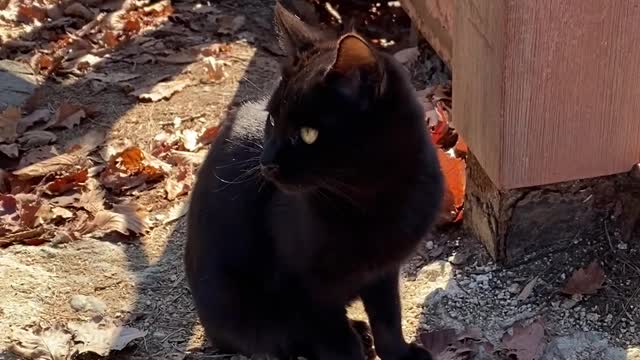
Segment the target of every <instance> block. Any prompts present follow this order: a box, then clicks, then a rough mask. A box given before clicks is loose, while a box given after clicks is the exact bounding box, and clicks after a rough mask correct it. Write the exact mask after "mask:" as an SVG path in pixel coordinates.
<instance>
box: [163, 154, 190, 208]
mask: <svg viewBox="0 0 640 360" xmlns="http://www.w3.org/2000/svg"><path fill="white" fill-rule="evenodd" d="M193 180H194V176H193V167H192V166H191V164H189V163H182V164H179V165H178V166H176V167H175V168H174V169H173V171H172V173H171V174H170V175H169V177H168V178H167V180H166V182H165V191H166V193H167V199H168V200H175V199H176V198H177V197H178V196H180V195H184V194H187V193H189V191H190V190H191V186H192V184H193Z"/></svg>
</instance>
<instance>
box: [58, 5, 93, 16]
mask: <svg viewBox="0 0 640 360" xmlns="http://www.w3.org/2000/svg"><path fill="white" fill-rule="evenodd" d="M64 14H65V15H69V16H75V17H79V18H83V19H85V20H91V19H93V18H94V17H95V14H94V13H93V12H92V11H91V10H89V9H87V7H86V6H84V5H82V3H80V2H74V3H72V4H71V5H69V6H67V8H66V9H64Z"/></svg>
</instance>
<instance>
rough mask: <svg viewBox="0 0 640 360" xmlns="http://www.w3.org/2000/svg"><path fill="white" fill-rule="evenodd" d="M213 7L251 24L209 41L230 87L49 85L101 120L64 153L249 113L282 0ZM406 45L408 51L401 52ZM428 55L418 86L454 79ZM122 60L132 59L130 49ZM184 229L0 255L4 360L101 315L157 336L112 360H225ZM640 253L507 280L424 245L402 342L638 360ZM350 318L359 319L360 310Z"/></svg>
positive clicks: (475, 250) (461, 237)
mask: <svg viewBox="0 0 640 360" xmlns="http://www.w3.org/2000/svg"><path fill="white" fill-rule="evenodd" d="M216 6H217V7H218V8H219V9H221V10H222V11H223V12H225V13H228V14H230V15H238V14H240V13H242V14H244V15H245V16H246V23H245V25H244V27H243V29H242V30H241V31H240V32H239V33H237V34H234V35H231V36H218V35H216V34H206V35H205V40H206V41H208V42H212V43H213V42H218V43H223V42H228V43H229V44H230V45H231V47H232V48H231V51H230V53H231V54H233V55H232V57H231V59H230V63H231V65H230V66H229V67H228V68H227V73H228V77H227V78H226V79H225V80H224V81H223V82H222V83H219V84H214V85H197V86H191V87H187V88H186V89H184V90H183V91H181V92H178V93H177V94H175V95H174V96H173V97H171V99H169V100H166V101H160V102H151V103H142V102H139V101H137V100H136V99H133V98H132V97H130V96H128V95H126V94H125V93H124V92H123V91H122V89H121V88H120V87H118V86H115V85H107V86H106V87H105V88H102V89H96V88H95V87H94V85H92V83H90V82H84V81H82V79H81V78H66V79H64V80H62V81H56V80H55V79H50V80H49V81H47V82H46V83H45V84H44V85H43V87H42V91H43V92H42V95H41V99H42V101H44V102H45V103H52V104H55V103H59V102H61V101H66V100H76V101H79V102H81V103H83V104H87V105H95V106H96V107H98V108H100V110H101V115H100V116H99V117H97V118H94V119H92V120H91V121H85V122H84V123H83V125H82V126H80V127H79V128H76V129H75V130H73V131H61V132H59V136H60V137H61V138H62V139H61V141H59V143H60V144H65V143H68V142H69V141H71V140H73V139H75V138H77V137H78V136H80V135H81V134H84V133H86V132H87V131H89V130H90V129H92V128H103V129H107V130H108V131H109V140H110V141H116V140H123V139H127V140H129V141H131V142H132V143H134V144H136V145H138V146H139V147H141V148H148V147H149V146H150V142H151V139H153V137H154V136H155V135H156V134H157V133H159V132H160V131H161V130H162V129H163V128H165V127H167V126H169V127H170V126H172V124H173V120H174V118H175V117H180V118H182V119H188V120H185V123H187V125H186V126H190V127H192V128H194V129H202V128H204V127H208V126H211V125H213V124H216V123H218V122H220V121H224V119H225V117H227V116H229V115H230V114H233V112H234V110H235V109H236V108H237V106H238V105H239V104H240V103H241V102H242V101H244V100H247V99H251V98H255V97H257V96H261V95H263V94H264V93H265V92H266V91H268V89H269V88H270V86H271V85H272V83H273V81H274V80H275V79H276V78H277V73H278V60H279V58H278V56H277V44H276V41H275V36H274V34H273V30H272V27H271V9H272V6H273V4H272V2H271V1H266V0H265V1H260V0H243V1H226V0H225V1H221V2H220V3H219V4H216ZM323 16H325V17H326V16H327V15H326V14H324V15H323ZM156 35H157V36H158V37H161V38H163V39H164V40H165V41H166V42H171V41H178V42H180V41H188V40H187V39H181V37H180V35H179V34H177V33H169V34H168V35H167V34H162V32H161V30H158V31H157V32H156ZM402 36H403V38H404V37H406V34H403V35H402ZM408 41H410V40H408ZM405 45H406V44H404V45H403V44H402V43H401V41H398V45H397V47H399V48H402V47H403V46H405ZM421 50H422V51H421V57H420V58H419V60H418V62H417V63H416V64H415V65H414V66H413V68H412V72H413V74H414V79H415V82H416V86H417V87H424V86H426V85H428V84H431V83H434V82H441V81H443V80H446V79H447V78H450V74H449V73H448V71H447V70H446V68H444V66H443V65H442V64H441V62H439V60H438V59H437V57H436V56H435V55H434V54H433V52H432V51H431V50H430V49H429V48H428V47H427V46H424V45H422V46H421ZM117 51H120V52H126V47H125V48H121V49H118V50H117ZM101 66H102V69H101V71H103V72H109V71H123V70H125V71H135V72H138V73H143V74H145V76H144V77H143V79H140V81H143V80H145V79H148V78H151V77H155V76H159V75H162V74H168V75H174V76H176V78H177V79H180V78H181V77H184V76H188V72H189V66H188V65H172V64H162V63H158V64H153V65H151V64H146V65H132V64H131V63H128V62H126V61H125V60H118V59H117V57H115V60H107V61H105V62H104V64H102V65H101ZM161 193H162V189H160V188H156V189H151V190H150V191H147V192H144V193H140V194H137V195H134V196H133V197H135V198H136V200H138V201H139V202H140V203H141V204H143V205H144V206H145V207H147V209H148V210H149V211H150V212H151V214H152V216H157V217H161V216H162V215H164V214H166V213H167V212H168V211H169V209H170V208H171V207H172V206H174V204H175V203H179V202H182V201H184V200H185V199H184V197H182V198H179V199H177V200H175V201H173V202H169V201H166V200H164V198H163V196H162V194H161ZM184 226H185V224H184V219H181V220H178V221H177V222H174V223H170V224H166V225H161V224H160V225H158V226H156V227H154V228H153V229H152V230H151V231H150V232H149V233H148V234H147V235H145V236H143V237H140V238H135V239H126V240H123V239H114V240H113V241H109V240H95V239H85V240H81V241H77V242H71V243H66V244H61V245H57V246H53V245H41V246H24V245H14V246H11V247H8V248H5V249H0V359H15V356H14V355H12V354H11V353H10V352H9V351H6V348H7V346H8V345H9V337H8V336H9V334H10V333H11V329H12V328H22V327H28V326H32V325H34V324H42V325H45V326H46V325H53V324H66V323H68V322H69V321H73V320H87V319H92V318H96V317H98V318H100V317H102V318H109V319H114V320H116V321H118V322H120V323H122V324H127V325H128V326H132V327H135V328H138V329H141V330H144V331H146V332H147V335H146V336H145V337H144V338H143V339H140V340H136V341H135V342H134V343H133V344H131V345H130V346H129V347H127V348H126V349H125V350H122V351H120V352H113V353H112V354H111V355H110V357H109V358H113V359H185V358H189V359H201V358H202V359H204V358H214V357H218V355H219V354H217V353H216V352H215V347H214V346H213V345H211V344H208V343H207V341H206V339H205V338H204V335H203V332H202V328H201V327H200V325H199V324H198V321H197V319H196V317H195V313H194V310H193V305H192V303H191V298H190V294H189V291H188V289H187V288H186V283H185V280H184V274H183V270H182V248H183V244H184V234H185V229H184ZM612 237H613V240H612ZM639 249H640V243H638V240H637V236H634V237H633V238H632V240H631V242H630V243H624V244H622V243H621V241H619V240H618V239H617V238H616V234H615V233H614V231H613V230H612V234H608V233H605V232H603V233H602V234H588V235H585V236H584V238H580V239H577V241H576V243H575V244H574V246H572V247H570V248H569V249H564V250H562V251H558V252H556V253H551V254H548V255H547V256H544V257H541V258H539V259H538V258H536V256H535V255H536V254H532V256H531V258H532V259H533V260H531V261H530V262H526V263H523V264H521V265H520V266H518V267H515V268H510V269H504V268H500V267H497V266H496V265H494V264H492V263H491V261H490V260H489V259H488V258H487V256H486V254H485V252H484V249H482V248H481V247H480V246H479V244H477V243H476V242H475V241H474V240H473V239H470V238H469V237H468V236H467V235H466V234H465V233H464V232H463V231H462V230H460V229H458V228H455V227H454V228H449V229H444V230H439V231H437V232H435V234H434V235H432V236H430V237H428V238H427V239H425V241H424V242H423V244H422V246H421V248H420V250H419V252H418V254H417V255H416V256H415V257H414V258H413V259H411V261H410V262H409V263H408V264H407V266H406V269H405V272H404V274H403V283H402V297H403V314H404V323H403V327H404V330H405V335H406V337H407V339H408V340H412V339H415V338H416V337H418V338H419V334H420V333H423V332H427V331H433V330H439V329H446V328H454V329H457V330H460V331H462V330H464V329H469V328H473V327H477V328H480V329H481V330H482V331H483V333H484V336H485V337H486V338H487V339H488V340H489V341H491V342H492V343H494V344H496V345H498V344H500V341H501V338H502V336H503V335H504V333H505V332H509V331H510V330H509V329H510V328H511V327H512V326H513V324H514V323H516V322H518V321H520V320H525V321H526V320H531V319H536V318H542V319H543V320H544V322H545V329H546V331H545V340H544V341H545V343H546V344H548V345H547V346H546V350H545V355H544V356H545V357H544V358H545V359H621V360H622V359H639V358H640V350H639V349H638V347H637V346H638V345H639V344H640V338H639V336H638V330H637V327H638V326H640V325H636V322H638V321H640V313H639V311H640V310H638V307H639V306H640V296H638V293H637V291H634V289H637V288H638V285H640V270H639V269H640V267H639V266H638V263H639V261H638V259H639V256H638V255H639V254H638V251H639ZM593 259H600V260H602V261H604V267H605V270H606V272H607V274H608V275H609V279H608V282H607V283H606V285H605V288H604V289H603V290H602V291H601V292H599V293H598V294H597V295H595V296H592V297H585V298H574V299H571V298H568V297H566V296H563V295H561V294H559V293H558V291H557V290H558V289H559V288H560V287H561V286H562V284H563V283H564V282H565V280H566V278H567V277H568V276H570V275H571V274H572V272H573V271H574V270H575V269H576V268H578V267H581V266H585V265H586V264H588V263H589V262H590V261H591V260H593ZM619 259H623V260H624V262H625V263H626V265H625V264H624V263H623V262H622V261H621V260H619ZM256 266H259V265H257V264H256ZM535 277H539V279H540V281H539V282H538V284H537V285H536V286H535V287H534V288H533V290H532V292H531V294H530V295H529V296H528V297H527V298H526V299H524V300H517V299H516V297H517V296H518V295H520V294H521V293H522V291H523V288H524V287H526V285H527V284H529V283H530V282H531V280H532V279H533V278H535ZM79 295H85V296H87V298H80V297H79ZM82 299H84V300H82ZM87 299H88V300H87ZM78 301H85V302H86V303H87V304H88V305H87V309H86V310H76V309H77V308H78V306H77V302H78ZM257 301H259V300H258V299H257ZM72 304H75V305H74V306H72ZM74 307H75V309H74ZM352 315H353V316H354V317H363V312H362V310H361V309H360V308H359V307H358V306H357V304H356V306H354V309H352ZM229 357H231V355H230V356H229ZM477 358H486V359H490V358H500V357H497V356H494V355H491V356H489V355H487V357H481V355H477ZM520 359H525V358H522V357H520Z"/></svg>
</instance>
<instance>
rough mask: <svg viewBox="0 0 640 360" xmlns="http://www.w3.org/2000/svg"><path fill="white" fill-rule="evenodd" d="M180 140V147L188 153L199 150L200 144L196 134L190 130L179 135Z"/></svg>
mask: <svg viewBox="0 0 640 360" xmlns="http://www.w3.org/2000/svg"><path fill="white" fill-rule="evenodd" d="M179 136H180V139H181V140H182V145H183V146H184V148H185V149H186V150H188V151H196V150H198V149H199V148H200V144H199V143H198V133H197V132H195V131H193V130H191V129H185V130H182V131H181V132H180V133H179Z"/></svg>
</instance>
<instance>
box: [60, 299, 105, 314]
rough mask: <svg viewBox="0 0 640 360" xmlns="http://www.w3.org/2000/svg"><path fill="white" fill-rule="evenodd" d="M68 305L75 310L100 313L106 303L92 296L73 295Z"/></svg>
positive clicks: (102, 311)
mask: <svg viewBox="0 0 640 360" xmlns="http://www.w3.org/2000/svg"><path fill="white" fill-rule="evenodd" d="M69 305H71V308H72V309H73V310H75V311H93V312H96V313H100V314H101V313H104V312H105V311H106V310H107V305H106V304H105V303H104V302H103V301H102V300H100V299H98V298H96V297H94V296H85V295H74V296H72V297H71V300H70V301H69Z"/></svg>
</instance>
